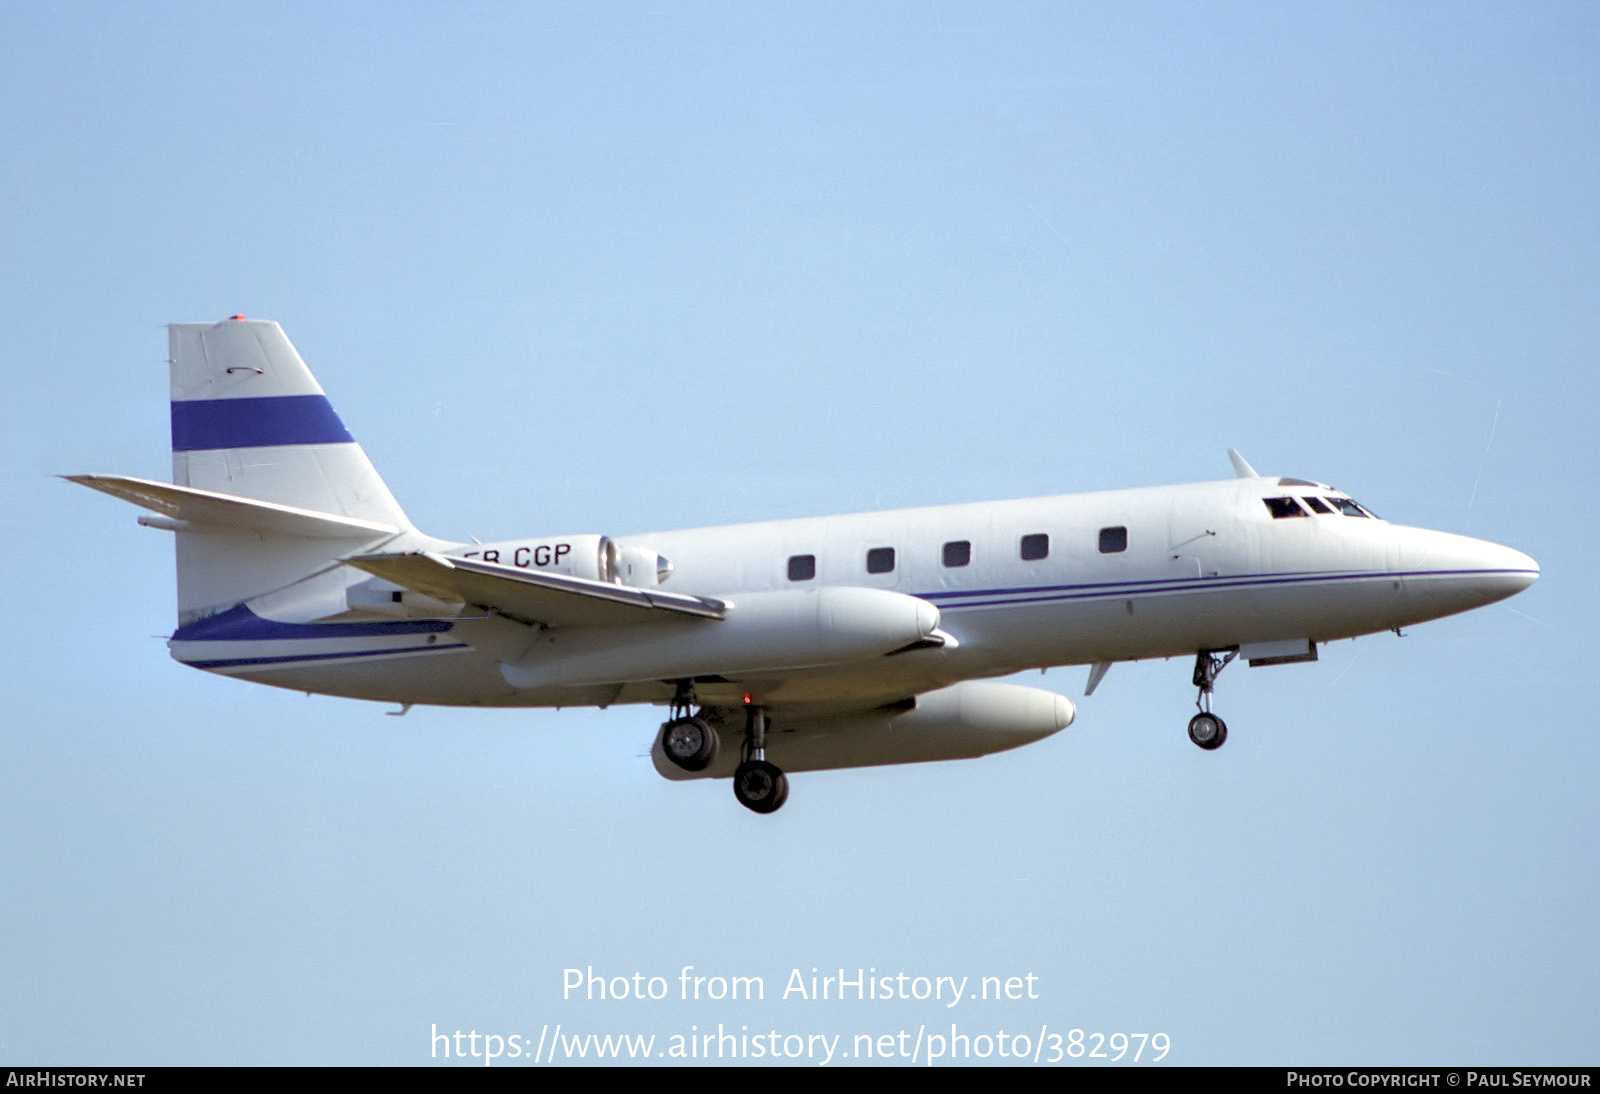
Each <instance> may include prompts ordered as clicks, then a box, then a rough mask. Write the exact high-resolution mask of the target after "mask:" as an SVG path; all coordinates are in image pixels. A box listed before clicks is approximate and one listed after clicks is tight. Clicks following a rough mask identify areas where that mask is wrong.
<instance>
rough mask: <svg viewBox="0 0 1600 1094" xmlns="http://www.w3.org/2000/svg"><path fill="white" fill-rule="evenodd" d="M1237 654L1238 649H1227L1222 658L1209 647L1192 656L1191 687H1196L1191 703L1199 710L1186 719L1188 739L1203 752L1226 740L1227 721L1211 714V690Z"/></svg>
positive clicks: (1217, 747) (1219, 746)
mask: <svg viewBox="0 0 1600 1094" xmlns="http://www.w3.org/2000/svg"><path fill="white" fill-rule="evenodd" d="M1238 656H1239V651H1238V650H1230V651H1229V652H1228V655H1227V656H1226V657H1218V656H1217V655H1216V654H1215V653H1213V652H1212V651H1211V650H1201V651H1200V652H1199V653H1197V654H1195V656H1194V686H1195V687H1197V688H1199V689H1200V696H1199V698H1197V699H1196V700H1195V703H1194V705H1195V706H1197V707H1199V708H1200V713H1199V714H1196V715H1195V716H1194V717H1193V718H1190V719H1189V740H1191V741H1193V742H1194V743H1195V744H1197V745H1199V746H1200V747H1201V748H1203V749H1205V750H1206V751H1207V752H1211V751H1214V750H1216V749H1219V748H1221V747H1222V744H1223V742H1224V741H1226V740H1227V739H1228V723H1227V722H1224V721H1223V720H1222V719H1221V718H1218V717H1217V716H1216V715H1215V714H1212V713H1211V693H1212V691H1214V690H1215V689H1216V686H1217V677H1218V676H1220V675H1222V670H1223V669H1225V668H1227V667H1228V662H1229V661H1232V660H1233V659H1234V658H1235V657H1238Z"/></svg>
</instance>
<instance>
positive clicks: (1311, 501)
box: [1300, 496, 1333, 516]
mask: <svg viewBox="0 0 1600 1094" xmlns="http://www.w3.org/2000/svg"><path fill="white" fill-rule="evenodd" d="M1300 500H1301V501H1303V502H1305V503H1306V507H1307V508H1308V509H1310V510H1311V511H1312V512H1313V513H1316V514H1318V515H1319V516H1326V515H1328V514H1330V513H1332V512H1333V509H1332V507H1331V506H1329V505H1328V503H1327V502H1325V501H1323V500H1322V499H1321V498H1319V497H1315V496H1307V497H1303V498H1301V499H1300Z"/></svg>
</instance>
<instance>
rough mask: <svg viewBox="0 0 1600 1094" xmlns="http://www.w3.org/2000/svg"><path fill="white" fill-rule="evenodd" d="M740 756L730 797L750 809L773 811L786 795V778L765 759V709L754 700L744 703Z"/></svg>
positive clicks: (787, 789) (785, 798)
mask: <svg viewBox="0 0 1600 1094" xmlns="http://www.w3.org/2000/svg"><path fill="white" fill-rule="evenodd" d="M740 757H741V762H740V764H739V766H738V767H737V768H735V769H734V772H733V796H734V797H736V798H738V799H739V804H740V805H742V806H744V807H745V808H746V809H749V810H751V811H753V812H756V813H776V812H777V811H778V809H779V807H780V806H782V805H783V803H784V802H785V801H787V800H788V798H789V778H788V776H787V775H785V774H784V773H783V772H782V771H780V770H779V769H778V767H777V765H776V764H770V763H768V762H767V712H766V710H765V709H764V708H762V707H759V706H756V705H755V704H754V703H749V702H747V703H746V704H745V708H744V745H743V747H742V749H741V751H740Z"/></svg>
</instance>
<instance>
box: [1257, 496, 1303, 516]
mask: <svg viewBox="0 0 1600 1094" xmlns="http://www.w3.org/2000/svg"><path fill="white" fill-rule="evenodd" d="M1261 500H1262V501H1264V502H1265V503H1266V505H1267V512H1269V513H1271V514H1272V519H1273V520H1281V519H1283V518H1284V517H1303V516H1307V515H1308V514H1307V513H1306V511H1305V510H1304V509H1302V508H1300V506H1299V505H1297V504H1296V503H1295V500H1294V499H1293V498H1262V499H1261Z"/></svg>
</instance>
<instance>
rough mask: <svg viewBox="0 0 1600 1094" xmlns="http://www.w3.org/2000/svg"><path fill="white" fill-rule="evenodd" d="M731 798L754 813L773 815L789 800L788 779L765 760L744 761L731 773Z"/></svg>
mask: <svg viewBox="0 0 1600 1094" xmlns="http://www.w3.org/2000/svg"><path fill="white" fill-rule="evenodd" d="M733 796H734V797H736V798H738V799H739V804H740V805H742V806H744V807H745V808H746V809H749V810H752V811H753V812H756V813H774V812H777V810H778V808H779V806H781V805H783V803H784V802H785V801H787V800H788V798H789V778H788V776H787V775H785V774H784V773H783V772H782V771H780V770H778V768H777V767H776V766H775V765H773V764H769V763H768V762H767V761H766V760H746V761H745V762H744V763H742V764H740V765H739V767H738V769H737V770H736V771H734V773H733Z"/></svg>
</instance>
